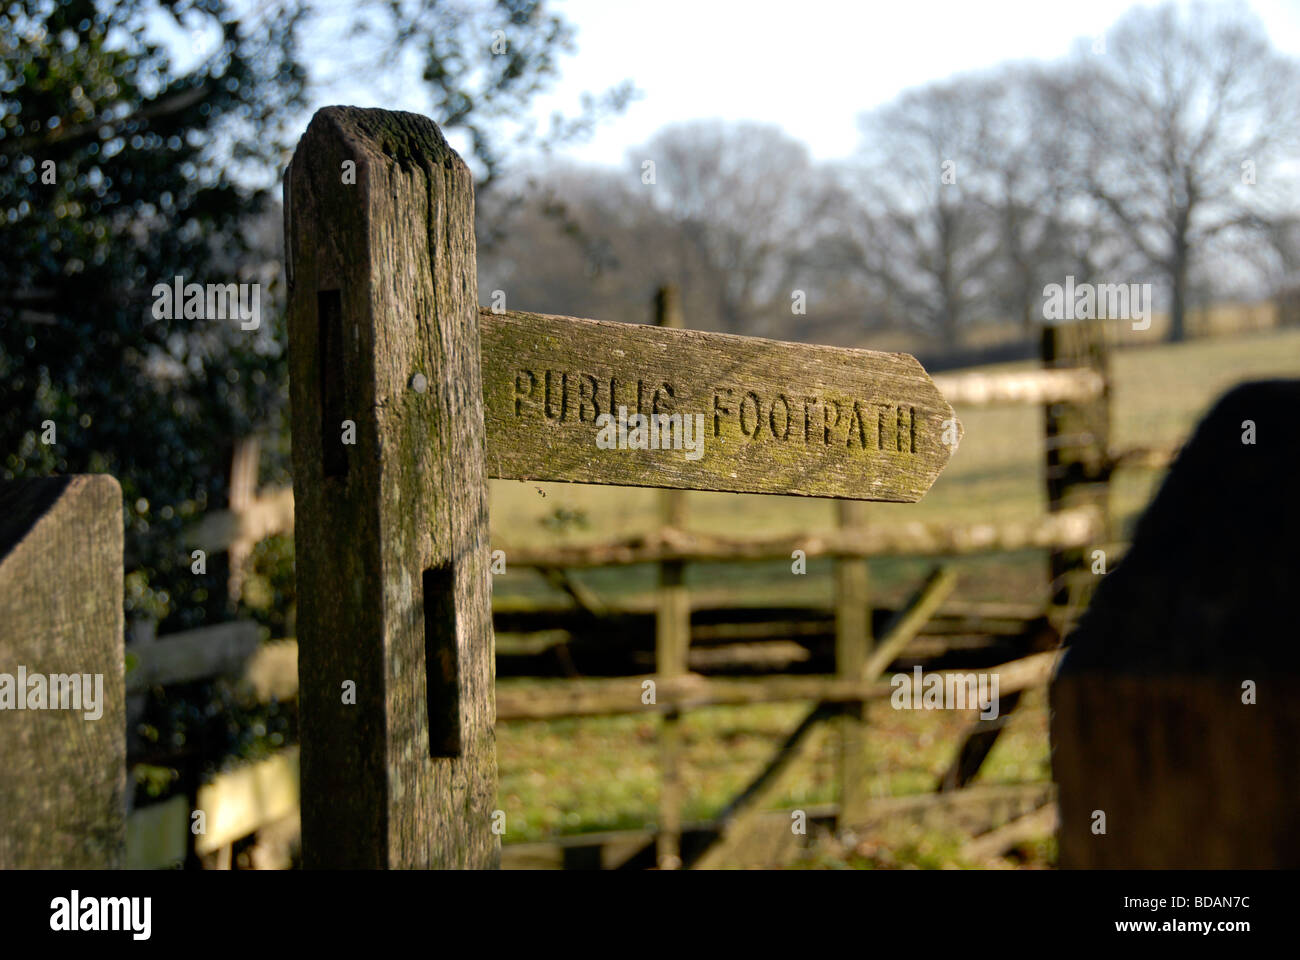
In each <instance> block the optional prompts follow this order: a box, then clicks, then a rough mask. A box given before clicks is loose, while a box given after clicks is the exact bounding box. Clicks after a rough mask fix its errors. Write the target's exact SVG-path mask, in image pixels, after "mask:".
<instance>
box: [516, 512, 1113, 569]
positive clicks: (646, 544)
mask: <svg viewBox="0 0 1300 960" xmlns="http://www.w3.org/2000/svg"><path fill="white" fill-rule="evenodd" d="M1103 528H1104V522H1103V519H1102V514H1101V512H1100V511H1099V510H1097V509H1096V508H1094V507H1092V506H1086V507H1079V508H1078V509H1074V510H1063V511H1061V512H1059V513H1053V514H1050V515H1047V516H1042V517H1034V518H1032V519H1030V520H1024V521H1011V522H1003V523H996V524H994V523H966V524H950V523H922V522H920V521H916V522H913V523H908V524H899V525H896V526H890V527H881V526H871V527H866V528H858V529H855V530H827V531H825V532H822V533H808V534H799V535H797V536H792V537H773V538H766V539H757V538H754V539H744V540H742V539H736V538H732V537H720V536H714V535H709V534H703V533H687V532H684V531H679V530H664V531H659V532H657V533H649V534H646V535H644V536H639V537H635V538H631V539H627V540H618V541H612V542H605V543H586V544H567V545H563V546H545V547H504V548H503V549H505V550H506V551H507V553H508V555H509V557H510V563H511V564H512V565H513V566H516V567H607V566H628V565H631V564H636V563H660V562H662V561H664V560H682V561H686V562H689V563H710V562H717V563H721V562H735V561H740V560H774V559H777V558H784V559H789V557H790V555H791V553H792V552H793V551H795V550H802V551H804V553H805V554H806V555H807V556H808V557H824V556H844V557H885V556H959V555H964V554H971V553H990V552H998V551H1014V550H1029V549H1050V548H1065V547H1083V546H1086V545H1087V544H1090V543H1093V542H1095V541H1096V539H1097V537H1098V536H1100V533H1101V531H1102V530H1103Z"/></svg>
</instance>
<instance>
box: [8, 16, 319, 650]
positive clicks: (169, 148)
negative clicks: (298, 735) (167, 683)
mask: <svg viewBox="0 0 1300 960" xmlns="http://www.w3.org/2000/svg"><path fill="white" fill-rule="evenodd" d="M163 6H164V8H165V9H166V10H167V12H168V13H170V14H171V16H173V17H174V18H175V19H176V22H177V23H178V24H180V25H182V26H183V27H184V28H186V29H189V30H191V33H192V35H193V36H195V37H196V38H198V41H199V42H200V44H201V49H205V50H208V51H209V52H210V55H209V56H208V57H207V59H206V60H204V61H203V62H202V63H201V64H199V65H198V66H196V67H194V68H193V69H191V70H188V71H184V72H182V71H179V70H178V69H176V67H175V65H174V63H173V61H172V56H171V51H169V50H168V49H167V48H166V47H163V46H160V45H158V44H157V43H155V42H152V41H151V40H150V39H149V38H148V37H147V36H146V34H145V31H144V28H145V25H146V22H147V19H148V15H149V11H150V9H152V8H151V7H150V6H147V5H145V4H143V3H140V2H138V0H128V2H125V3H120V4H117V5H114V6H106V5H96V4H94V3H91V2H86V0H65V2H61V3H52V2H19V3H13V4H10V5H9V6H7V7H6V8H5V9H4V10H3V11H2V12H0V44H3V46H4V56H3V64H2V65H0V219H2V221H3V226H2V227H0V231H2V235H3V238H4V239H3V244H4V250H5V256H4V258H3V260H0V456H3V458H4V460H3V464H0V469H2V470H3V476H5V477H17V476H28V475H42V474H49V473H81V472H109V473H112V474H113V475H114V476H116V477H118V478H119V480H120V482H121V484H122V490H123V494H124V499H125V502H126V505H127V548H126V549H127V556H128V568H130V567H132V566H133V564H132V563H131V561H132V560H136V559H139V560H147V561H148V562H147V563H146V564H145V565H144V569H143V570H141V571H140V572H139V573H138V574H137V576H136V578H135V579H134V581H133V583H134V585H135V588H136V593H137V596H135V597H132V596H131V594H132V590H131V589H128V605H129V606H136V605H139V606H142V607H144V608H145V609H146V610H149V612H151V613H153V614H155V615H166V613H167V612H168V611H172V612H174V613H175V616H176V620H177V625H178V626H180V625H191V624H196V623H201V622H203V621H204V620H209V619H213V618H215V617H217V616H219V615H220V614H219V611H217V610H214V609H211V606H212V603H213V601H214V600H215V599H219V597H220V591H213V590H212V589H211V586H212V584H205V583H203V582H202V580H201V578H197V577H193V576H192V575H191V574H190V571H189V563H190V561H189V557H188V554H185V553H183V552H182V551H180V550H179V549H178V547H177V543H176V540H175V534H176V533H177V532H178V530H179V529H180V527H181V525H182V524H183V523H184V522H185V520H186V519H187V515H188V514H191V513H193V512H196V511H201V510H202V509H203V508H204V507H205V506H207V505H209V502H210V500H211V499H212V498H219V497H222V496H223V494H224V489H225V484H226V475H227V471H228V469H229V451H230V449H231V447H232V444H233V443H234V441H235V440H236V439H237V438H238V437H240V436H243V435H245V434H247V433H249V432H250V431H251V429H252V427H253V426H254V425H255V424H258V423H261V422H264V421H265V420H267V419H268V417H272V418H273V417H274V416H275V414H276V411H277V410H278V409H279V407H280V406H281V405H282V402H283V401H282V395H283V383H284V379H285V375H284V368H283V360H282V357H281V353H282V348H281V346H280V344H281V343H282V342H283V338H282V337H281V336H278V335H276V329H277V328H278V327H280V326H282V323H281V321H280V318H279V313H280V311H279V310H278V309H277V307H276V301H277V299H278V297H279V290H278V288H277V287H278V284H277V280H276V277H277V274H276V269H275V268H276V262H275V261H276V256H275V250H274V249H273V248H271V249H268V246H267V244H266V242H265V241H264V240H259V239H258V238H257V235H256V233H255V232H254V229H253V228H254V227H255V226H256V225H257V223H256V221H257V218H258V216H259V215H260V214H263V213H264V211H265V210H266V209H267V200H268V194H267V191H266V189H265V188H259V187H258V184H270V183H272V182H273V181H274V177H275V167H276V164H277V162H278V158H279V152H280V150H281V149H282V148H283V147H284V146H285V145H287V142H288V137H287V133H286V131H284V130H283V129H281V128H280V127H279V124H280V123H281V122H282V121H283V119H284V118H285V115H286V113H287V111H288V110H289V109H291V108H293V107H295V106H298V105H300V104H301V94H302V83H303V71H302V68H301V66H300V65H299V64H298V63H297V62H296V61H295V60H294V59H293V46H294V31H295V26H296V23H297V20H298V18H299V16H300V12H299V11H297V10H295V9H293V8H270V9H269V11H268V14H267V16H266V19H265V20H264V21H262V22H261V23H260V24H259V26H258V27H257V29H251V28H250V26H249V25H248V24H241V23H240V22H239V21H238V20H236V18H235V14H234V13H233V11H232V10H231V9H230V8H229V7H228V6H227V5H226V4H225V3H224V2H221V0H205V2H199V3H164V4H163ZM47 161H52V162H53V171H54V174H55V182H54V183H48V182H44V181H46V180H48V179H49V177H48V173H47V171H48V170H49V165H48V164H47ZM235 171H238V178H239V179H238V182H237V181H236V179H235V176H236V173H235ZM262 233H263V234H264V235H265V233H266V231H265V230H263V231H262ZM176 276H183V277H185V278H186V280H187V282H189V281H192V282H198V283H217V282H221V283H229V282H240V281H246V282H259V281H260V282H261V283H262V294H263V306H262V317H263V323H262V328H261V329H260V330H258V331H243V330H241V329H240V328H239V324H238V322H236V321H233V320H232V321H212V320H205V319H184V318H178V319H174V320H165V319H164V320H160V319H156V318H155V317H154V316H153V310H152V306H153V302H154V297H153V294H152V290H153V287H154V285H155V284H156V283H159V282H170V281H171V280H172V278H174V277H176ZM268 286H269V289H268ZM46 419H49V420H53V421H54V423H55V425H56V428H57V442H56V443H55V444H53V445H52V446H46V445H44V444H42V443H41V442H40V424H41V422H42V421H44V420H46ZM220 502H221V501H220V500H217V501H216V503H215V504H213V505H220ZM141 574H142V575H143V577H142V576H141ZM208 579H212V576H211V575H209V578H208ZM145 582H147V583H148V584H149V586H148V587H147V588H146V587H144V586H143V584H144V583H145Z"/></svg>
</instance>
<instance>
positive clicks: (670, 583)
mask: <svg viewBox="0 0 1300 960" xmlns="http://www.w3.org/2000/svg"><path fill="white" fill-rule="evenodd" d="M655 324H656V325H657V326H660V327H665V328H667V329H670V330H680V329H682V328H683V326H684V324H683V322H682V308H681V298H680V297H679V296H678V292H677V288H676V287H673V286H666V287H661V288H660V289H659V291H658V293H657V294H656V296H655ZM659 516H660V521H661V522H662V524H663V525H664V526H665V527H672V528H674V529H678V530H680V529H682V528H683V527H684V526H685V525H686V491H684V490H664V491H661V492H660V494H659ZM690 646H691V597H690V593H689V592H688V591H687V589H686V564H684V563H682V562H680V561H676V560H668V561H665V562H663V563H661V564H660V565H659V595H658V610H657V611H656V613H655V673H656V674H657V676H658V679H660V680H669V679H672V678H673V677H678V676H681V675H682V674H683V673H685V672H686V671H687V669H688V658H689V656H690ZM680 721H681V715H680V714H679V713H678V712H677V711H676V710H672V711H669V712H668V713H666V714H665V715H664V717H663V719H662V721H661V725H660V728H659V738H660V741H659V763H660V784H661V786H660V795H659V832H658V834H657V835H656V839H655V860H656V863H657V864H658V866H659V869H661V870H675V869H676V868H678V867H680V866H681V864H682V856H681V837H682V794H683V790H682V772H681V739H682V738H681V729H680V727H679V723H680Z"/></svg>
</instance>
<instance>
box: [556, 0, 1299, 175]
mask: <svg viewBox="0 0 1300 960" xmlns="http://www.w3.org/2000/svg"><path fill="white" fill-rule="evenodd" d="M1134 5H1135V4H1134V3H1133V2H1132V0H1085V2H1075V0H902V2H899V0H883V2H882V0H866V2H863V0H775V2H774V0H746V2H734V0H726V2H724V0H652V2H646V0H638V2H630V0H558V2H557V3H556V7H557V9H558V10H560V11H562V12H563V13H564V14H565V16H566V17H567V18H568V20H569V21H570V22H571V23H573V24H574V26H575V27H576V29H577V53H576V54H575V55H573V56H571V57H569V58H567V59H566V60H565V61H564V62H563V63H562V67H561V69H562V74H561V78H560V80H559V82H558V83H557V85H556V87H555V92H554V94H552V95H550V96H547V97H546V98H544V99H543V100H541V101H539V103H538V108H539V109H538V115H539V116H547V115H549V113H550V111H551V110H554V109H560V110H566V111H573V110H575V109H576V104H577V102H578V97H579V95H580V94H581V93H582V92H583V91H584V90H587V91H592V92H596V91H600V90H604V89H606V88H608V87H610V86H612V85H614V84H616V83H618V82H619V81H620V80H623V79H630V80H632V81H633V83H634V84H636V86H637V87H638V88H640V90H641V91H642V92H643V94H644V96H643V97H642V99H640V100H638V101H636V102H634V103H633V104H632V105H631V106H629V107H628V109H627V111H626V112H625V113H624V114H622V115H621V116H619V117H617V118H615V119H613V120H611V121H608V122H606V123H604V124H602V125H601V126H600V127H599V128H598V129H597V131H596V133H595V135H594V136H593V138H592V139H591V140H590V141H589V142H587V143H583V144H577V145H574V146H572V147H570V148H568V149H566V150H563V151H561V155H563V156H568V157H572V158H574V159H577V160H582V161H587V162H591V163H601V164H617V163H620V162H622V160H623V159H624V154H625V151H626V150H627V149H628V148H630V147H634V146H636V145H638V144H640V143H643V142H645V141H646V140H648V139H649V138H650V136H651V135H652V134H653V133H654V132H655V131H656V130H658V129H659V128H660V127H662V126H665V125H667V124H670V123H675V122H679V121H684V120H693V119H700V118H710V117H720V118H723V119H726V120H756V121H763V122H769V123H775V124H778V125H779V126H781V127H782V128H784V129H785V131H786V132H787V133H789V134H791V135H793V136H794V137H796V138H798V139H800V140H802V141H804V142H805V143H806V144H807V145H808V147H809V149H810V150H811V151H812V153H813V156H814V157H816V158H818V159H822V160H827V159H836V158H841V157H845V156H847V155H849V154H850V153H852V151H853V150H854V149H855V148H856V147H857V143H858V127H857V117H858V115H859V114H860V113H862V112H863V111H864V110H868V109H870V108H872V107H875V106H879V105H881V104H883V103H887V102H888V101H890V100H892V99H893V98H894V96H895V95H897V94H898V93H899V92H900V91H902V90H904V89H907V88H908V87H913V86H917V85H920V84H924V83H926V82H928V81H931V80H936V79H941V78H943V77H947V76H950V75H952V74H954V73H961V72H965V71H967V70H973V69H978V68H982V67H989V66H993V65H994V64H997V63H1000V62H1002V61H1006V60H1030V59H1044V60H1050V59H1054V58H1056V57H1059V56H1062V55H1064V54H1066V53H1067V52H1068V51H1069V50H1070V48H1071V45H1072V43H1073V41H1074V40H1075V38H1077V37H1085V36H1086V37H1094V36H1096V35H1097V34H1098V33H1101V32H1104V30H1105V28H1106V27H1107V26H1109V25H1110V24H1112V23H1113V22H1114V21H1115V20H1116V19H1117V18H1118V17H1119V16H1120V15H1121V14H1122V13H1123V12H1124V11H1125V10H1127V9H1129V8H1130V7H1131V6H1134ZM1247 6H1249V7H1250V8H1251V9H1252V10H1253V11H1254V12H1255V13H1256V15H1257V16H1259V17H1260V19H1262V20H1263V22H1264V25H1265V28H1266V29H1267V30H1268V32H1269V34H1270V36H1271V38H1272V40H1273V43H1274V45H1275V46H1277V47H1278V48H1279V49H1281V50H1282V51H1284V52H1286V53H1289V54H1292V55H1294V56H1300V0H1253V2H1250V3H1248V4H1247Z"/></svg>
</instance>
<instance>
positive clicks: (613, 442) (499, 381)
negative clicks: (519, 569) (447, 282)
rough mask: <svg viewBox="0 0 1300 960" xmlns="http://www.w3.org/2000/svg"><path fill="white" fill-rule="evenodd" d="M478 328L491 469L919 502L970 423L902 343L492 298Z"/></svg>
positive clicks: (533, 476) (530, 476)
mask: <svg viewBox="0 0 1300 960" xmlns="http://www.w3.org/2000/svg"><path fill="white" fill-rule="evenodd" d="M479 338H480V342H481V357H482V360H481V364H480V366H481V369H482V375H483V400H484V416H485V422H486V427H487V455H486V460H485V465H486V467H487V470H488V474H489V476H492V477H499V478H506V479H520V480H565V481H571V482H577V483H608V484H621V485H624V486H640V487H675V488H680V489H688V490H726V491H732V492H737V493H782V494H796V495H800V496H809V497H840V498H845V499H853V500H892V501H902V502H914V501H917V500H920V499H921V497H922V496H924V495H925V492H926V491H927V490H929V489H930V486H931V484H933V483H934V481H935V478H936V477H938V475H939V472H940V471H941V470H942V469H943V468H944V466H945V465H946V464H947V462H948V457H949V456H950V454H951V452H952V449H953V446H954V440H960V437H961V433H960V430H961V428H960V425H959V424H958V423H957V422H956V420H955V418H954V417H953V412H952V407H951V406H949V404H948V402H947V401H946V400H944V398H943V396H942V395H941V394H940V393H939V391H938V389H937V388H936V387H935V385H934V383H933V381H932V380H931V379H930V377H929V375H928V374H927V373H926V372H925V370H924V369H923V368H922V367H921V364H920V363H918V362H917V360H916V358H914V357H911V356H908V355H906V354H901V353H877V352H875V351H871V350H856V349H849V348H842V347H824V346H814V345H810V344H803V343H783V342H780V341H777V340H767V339H763V338H760V337H738V336H732V335H729V334H721V333H705V332H702V331H698V330H673V329H666V328H663V327H653V326H642V325H639V324H627V323H608V322H602V321H599V320H578V319H574V318H572V317H554V316H545V315H542V314H535V313H521V312H515V311H512V312H506V313H501V314H495V313H493V312H492V311H490V310H487V309H482V310H480V312H479ZM945 421H947V424H946V425H945ZM945 440H947V442H945Z"/></svg>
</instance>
